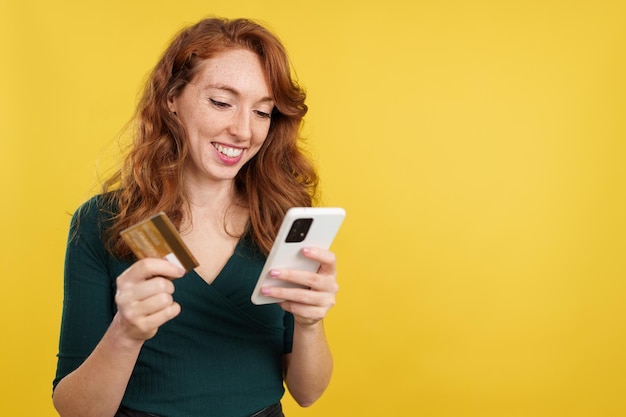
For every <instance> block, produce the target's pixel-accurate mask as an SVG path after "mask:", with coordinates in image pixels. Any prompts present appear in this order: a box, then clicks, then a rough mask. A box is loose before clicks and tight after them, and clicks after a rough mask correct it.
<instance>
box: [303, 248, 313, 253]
mask: <svg viewBox="0 0 626 417" xmlns="http://www.w3.org/2000/svg"><path fill="white" fill-rule="evenodd" d="M302 253H304V254H305V255H308V254H310V253H311V248H302Z"/></svg>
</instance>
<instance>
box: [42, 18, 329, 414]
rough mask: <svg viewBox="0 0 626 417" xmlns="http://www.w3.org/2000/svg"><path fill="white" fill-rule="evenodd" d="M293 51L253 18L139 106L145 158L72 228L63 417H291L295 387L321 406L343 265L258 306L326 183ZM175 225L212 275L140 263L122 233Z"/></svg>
mask: <svg viewBox="0 0 626 417" xmlns="http://www.w3.org/2000/svg"><path fill="white" fill-rule="evenodd" d="M304 100H305V94H304V92H303V91H302V90H301V89H300V88H299V87H298V85H297V84H296V83H295V82H294V81H293V80H292V79H291V76H290V68H289V63H288V60H287V56H286V53H285V51H284V48H283V47H282V45H281V44H280V42H279V41H278V40H277V39H276V37H275V36H274V35H272V34H271V33H270V32H269V31H267V30H266V29H265V28H263V27H262V26H260V25H258V24H256V23H254V22H252V21H249V20H245V19H237V20H225V19H205V20H202V21H200V22H199V23H197V24H195V25H193V26H191V27H189V28H187V29H185V30H183V31H182V32H181V33H180V34H179V35H178V36H177V37H176V38H175V39H174V41H173V42H172V44H171V45H170V46H169V47H168V48H167V49H166V51H165V53H164V55H163V57H162V58H161V60H160V61H159V62H158V64H157V65H156V67H155V69H154V71H153V73H152V75H151V77H150V79H149V81H148V83H147V86H146V89H145V93H144V95H143V98H142V100H141V102H140V103H139V106H138V110H137V115H136V121H137V127H136V133H135V142H134V145H133V147H132V149H131V151H130V152H129V154H128V156H127V157H126V159H125V161H124V164H123V166H122V168H121V169H120V171H119V172H118V173H117V174H116V175H114V176H113V177H112V178H111V179H109V181H107V182H106V183H105V185H104V192H103V194H102V195H100V196H97V197H94V198H93V199H91V200H90V201H89V202H87V203H85V204H84V205H83V206H82V207H81V208H80V209H79V210H78V211H77V212H76V214H75V215H74V217H73V220H72V225H71V231H70V238H69V241H68V248H67V254H66V266H65V300H64V307H63V323H62V329H61V340H60V348H59V355H58V356H59V362H58V367H57V376H56V378H55V380H54V393H53V401H54V405H55V407H56V409H57V410H58V412H59V414H60V415H61V416H63V417H66V416H67V417H70V416H80V417H90V416H114V415H115V416H146V415H157V416H163V417H178V416H180V417H183V416H184V417H194V416H220V417H229V416H233V417H236V416H250V415H255V416H282V415H283V414H282V411H281V406H280V399H281V397H282V395H283V393H284V388H283V382H284V383H285V385H286V386H287V388H288V390H289V391H290V393H291V395H292V396H293V397H294V399H295V400H296V401H297V402H298V403H299V404H300V405H302V406H309V405H310V404H312V403H313V402H314V401H316V400H317V398H318V397H319V396H320V395H321V394H322V392H323V391H324V390H325V388H326V386H327V385H328V383H329V380H330V377H331V373H332V356H331V353H330V350H329V347H328V345H327V342H326V338H325V336H324V330H323V324H322V323H323V318H324V317H325V316H326V313H327V312H328V310H329V309H330V308H331V307H332V306H333V304H334V302H335V294H336V292H337V283H336V280H335V257H334V255H333V253H331V252H329V251H326V250H322V249H319V248H307V249H306V250H304V251H303V253H304V255H305V256H307V257H309V258H311V259H314V260H317V261H319V262H320V263H321V267H320V269H319V270H318V272H317V273H305V272H302V271H294V270H280V271H274V273H273V275H274V276H276V277H277V278H279V279H282V280H285V281H289V282H294V283H299V284H303V285H305V286H306V287H309V288H310V289H308V290H304V289H294V288H291V289H286V288H265V289H263V293H264V294H265V295H268V296H272V297H277V298H281V299H285V300H286V301H285V302H282V303H280V304H279V305H277V304H272V305H265V306H255V305H253V304H252V303H251V302H250V294H251V292H252V289H253V287H254V285H255V282H256V278H257V277H258V274H259V272H260V270H261V268H262V266H263V262H264V260H265V256H266V255H267V253H268V252H269V249H270V247H271V245H272V242H273V239H274V237H275V236H276V233H277V231H278V227H279V225H280V221H281V220H282V217H283V215H284V213H285V212H286V210H287V209H288V208H289V207H292V206H308V205H311V204H312V202H313V201H314V198H315V191H316V187H317V175H316V173H315V171H314V170H313V168H312V166H311V164H310V162H309V161H308V160H307V159H306V158H305V157H304V156H303V154H302V153H301V151H300V150H299V148H298V146H297V136H298V132H299V128H300V124H301V121H302V118H303V116H304V114H305V113H306V111H307V107H306V105H305V104H304ZM160 211H164V212H166V213H167V214H168V216H169V217H170V219H171V220H172V221H173V223H174V224H175V225H176V226H177V227H178V228H179V230H180V232H181V235H182V238H183V240H184V242H185V243H186V244H187V246H188V247H189V248H190V250H191V252H192V253H193V254H194V256H195V257H196V258H197V259H198V261H199V264H200V266H199V267H197V268H196V269H195V270H193V271H190V272H188V273H185V272H184V271H182V270H180V269H179V267H177V266H175V265H174V264H173V263H170V262H168V261H165V260H161V259H142V260H139V261H136V262H135V259H133V257H132V254H131V252H130V249H129V248H128V246H126V245H125V244H124V242H123V241H122V240H121V239H120V238H119V232H120V231H121V230H123V229H125V228H126V227H129V226H132V225H133V224H135V223H138V222H139V221H142V220H144V219H145V218H147V217H149V216H150V215H152V214H155V213H158V212H160Z"/></svg>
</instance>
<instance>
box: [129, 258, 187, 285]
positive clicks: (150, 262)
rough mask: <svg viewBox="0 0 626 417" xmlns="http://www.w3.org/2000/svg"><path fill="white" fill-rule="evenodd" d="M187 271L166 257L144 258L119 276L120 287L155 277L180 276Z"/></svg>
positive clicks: (173, 277) (172, 277)
mask: <svg viewBox="0 0 626 417" xmlns="http://www.w3.org/2000/svg"><path fill="white" fill-rule="evenodd" d="M184 274H185V271H184V270H183V269H182V268H180V267H179V266H177V265H174V264H173V263H171V262H169V261H166V260H165V259H157V258H144V259H141V260H139V261H137V262H135V263H134V264H132V265H131V266H130V267H129V268H128V269H126V270H125V271H124V272H122V274H121V275H120V276H119V277H118V278H117V283H118V288H119V287H120V286H124V285H126V284H133V283H136V282H139V281H142V280H146V279H150V278H153V277H167V278H171V279H175V278H180V277H182V276H183V275H184Z"/></svg>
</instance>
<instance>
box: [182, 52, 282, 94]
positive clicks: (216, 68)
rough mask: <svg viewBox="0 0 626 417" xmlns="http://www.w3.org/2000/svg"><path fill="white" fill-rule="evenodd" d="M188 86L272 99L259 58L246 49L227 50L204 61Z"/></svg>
mask: <svg viewBox="0 0 626 417" xmlns="http://www.w3.org/2000/svg"><path fill="white" fill-rule="evenodd" d="M192 84H196V85H197V86H198V87H200V88H201V89H203V90H206V89H210V88H217V87H220V88H221V87H226V88H227V89H232V90H234V91H236V92H238V93H240V94H242V95H243V94H245V95H251V96H255V97H260V98H265V97H271V96H272V95H271V92H270V89H269V86H268V83H267V77H266V74H265V70H264V69H263V66H262V63H261V60H260V58H259V56H258V55H257V54H255V53H254V52H252V51H249V50H247V49H229V50H226V51H223V52H220V53H218V54H215V55H213V56H212V57H210V58H207V59H205V60H204V61H202V63H200V66H199V70H198V73H197V74H196V76H195V78H194V80H193V81H192Z"/></svg>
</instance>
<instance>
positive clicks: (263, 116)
mask: <svg viewBox="0 0 626 417" xmlns="http://www.w3.org/2000/svg"><path fill="white" fill-rule="evenodd" d="M254 113H255V114H256V115H257V116H259V117H260V118H261V119H270V118H271V117H272V114H271V113H267V112H264V111H261V110H255V111H254Z"/></svg>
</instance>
